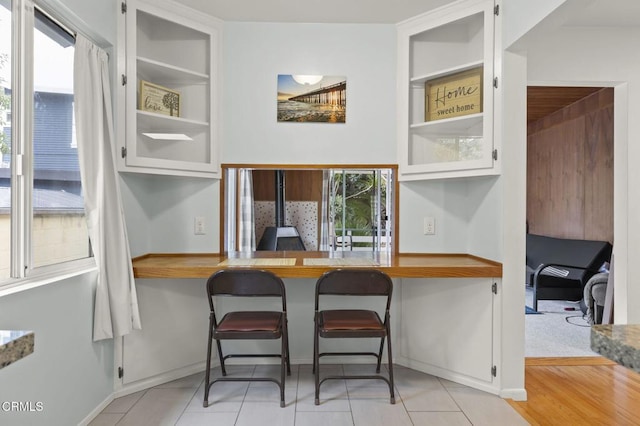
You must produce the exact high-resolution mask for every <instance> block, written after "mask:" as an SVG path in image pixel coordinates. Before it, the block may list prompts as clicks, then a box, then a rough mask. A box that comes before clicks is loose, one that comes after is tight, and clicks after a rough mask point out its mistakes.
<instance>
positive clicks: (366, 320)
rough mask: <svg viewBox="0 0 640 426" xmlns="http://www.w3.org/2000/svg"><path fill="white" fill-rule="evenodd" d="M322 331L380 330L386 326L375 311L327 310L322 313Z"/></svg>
mask: <svg viewBox="0 0 640 426" xmlns="http://www.w3.org/2000/svg"><path fill="white" fill-rule="evenodd" d="M320 327H321V329H322V331H332V330H356V331H357V330H380V331H384V324H383V323H382V321H381V320H380V317H379V316H378V314H377V313H376V312H374V311H366V310H359V309H341V310H327V311H322V312H321V313H320Z"/></svg>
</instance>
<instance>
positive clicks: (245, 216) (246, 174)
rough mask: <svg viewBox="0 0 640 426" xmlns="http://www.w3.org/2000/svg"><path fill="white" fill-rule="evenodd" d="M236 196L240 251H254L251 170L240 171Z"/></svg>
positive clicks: (254, 225)
mask: <svg viewBox="0 0 640 426" xmlns="http://www.w3.org/2000/svg"><path fill="white" fill-rule="evenodd" d="M239 173H240V176H239V179H238V194H239V199H240V206H239V211H240V223H239V226H238V234H239V236H238V240H239V241H238V242H239V250H240V251H255V249H256V223H255V213H254V206H253V174H252V171H251V170H248V169H240V170H239Z"/></svg>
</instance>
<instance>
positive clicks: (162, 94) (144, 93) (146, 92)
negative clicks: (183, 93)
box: [139, 80, 180, 117]
mask: <svg viewBox="0 0 640 426" xmlns="http://www.w3.org/2000/svg"><path fill="white" fill-rule="evenodd" d="M139 109H140V110H141V111H148V112H154V113H156V114H163V115H169V116H171V117H180V93H179V92H176V91H175V90H171V89H168V88H166V87H162V86H159V85H157V84H153V83H149V82H148V81H144V80H140V107H139Z"/></svg>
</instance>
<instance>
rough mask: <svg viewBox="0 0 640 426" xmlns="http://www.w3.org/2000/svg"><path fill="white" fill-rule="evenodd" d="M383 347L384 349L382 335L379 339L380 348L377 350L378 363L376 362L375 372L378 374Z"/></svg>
mask: <svg viewBox="0 0 640 426" xmlns="http://www.w3.org/2000/svg"><path fill="white" fill-rule="evenodd" d="M383 349H384V336H383V337H382V338H381V339H380V350H379V351H378V363H377V364H376V374H380V364H381V362H382V350H383Z"/></svg>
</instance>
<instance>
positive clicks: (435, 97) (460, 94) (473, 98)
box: [424, 67, 483, 121]
mask: <svg viewBox="0 0 640 426" xmlns="http://www.w3.org/2000/svg"><path fill="white" fill-rule="evenodd" d="M482 71H483V69H482V67H476V68H472V69H470V70H466V71H461V72H457V73H455V74H449V75H447V76H444V77H439V78H436V79H433V80H428V81H426V82H425V95H426V96H425V103H426V108H425V111H426V114H425V119H424V121H435V120H442V119H445V118H453V117H460V116H464V115H469V114H478V113H480V112H482Z"/></svg>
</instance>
